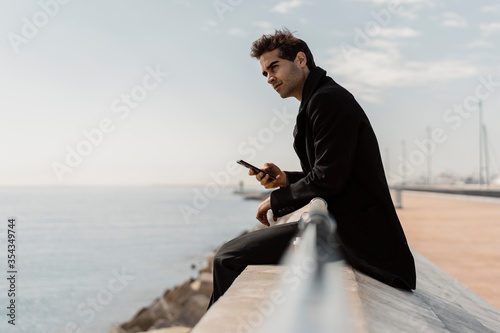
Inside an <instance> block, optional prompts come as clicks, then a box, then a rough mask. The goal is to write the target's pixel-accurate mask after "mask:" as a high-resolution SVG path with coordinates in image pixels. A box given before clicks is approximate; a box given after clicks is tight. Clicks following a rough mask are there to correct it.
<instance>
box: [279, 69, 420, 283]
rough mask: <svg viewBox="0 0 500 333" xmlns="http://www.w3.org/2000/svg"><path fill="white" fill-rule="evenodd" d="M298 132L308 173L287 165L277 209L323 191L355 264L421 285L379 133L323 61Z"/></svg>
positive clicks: (308, 87) (305, 95)
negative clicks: (328, 73)
mask: <svg viewBox="0 0 500 333" xmlns="http://www.w3.org/2000/svg"><path fill="white" fill-rule="evenodd" d="M294 138H295V140H294V148H295V151H296V153H297V155H298V157H299V159H300V162H301V166H302V172H286V174H287V177H288V180H289V182H290V185H288V186H286V187H282V188H280V189H278V190H275V191H273V192H272V193H271V207H272V210H273V213H274V216H276V217H280V216H283V215H286V214H288V213H290V212H293V211H295V210H297V209H299V208H301V207H302V206H304V205H306V204H307V203H309V201H310V200H311V199H313V198H315V197H322V198H323V199H325V200H326V201H327V203H328V210H329V212H330V213H331V214H332V215H333V217H334V218H335V219H336V221H337V232H338V236H339V238H340V241H341V244H342V245H343V250H344V254H345V255H346V257H347V260H348V262H350V263H351V265H353V266H354V267H356V268H357V269H359V270H361V271H363V272H365V273H367V274H369V275H371V276H373V277H374V278H377V279H378V280H381V281H383V282H385V283H387V284H390V285H392V286H396V287H402V288H407V289H415V283H416V275H415V263H414V260H413V256H412V254H411V252H410V250H409V248H408V243H407V241H406V237H405V235H404V232H403V229H402V228H401V224H400V222H399V219H398V216H397V214H396V210H395V208H394V204H393V203H392V199H391V196H390V193H389V187H388V185H387V181H386V178H385V174H384V168H383V165H382V160H381V157H380V151H379V147H378V143H377V138H376V137H375V133H374V131H373V129H372V127H371V125H370V122H369V121H368V118H367V117H366V114H365V112H364V111H363V109H362V108H361V106H360V105H359V104H358V103H357V102H356V100H355V99H354V97H353V96H352V95H351V94H350V93H349V92H348V91H347V90H346V89H344V88H343V87H341V86H340V85H338V84H337V83H336V82H335V81H334V80H333V79H331V78H330V77H328V76H326V72H325V71H324V70H323V69H321V68H319V67H316V68H315V69H314V70H312V71H311V72H310V73H309V75H308V77H307V79H306V82H305V84H304V89H303V92H302V102H301V104H300V110H299V114H298V115H297V123H296V125H295V130H294Z"/></svg>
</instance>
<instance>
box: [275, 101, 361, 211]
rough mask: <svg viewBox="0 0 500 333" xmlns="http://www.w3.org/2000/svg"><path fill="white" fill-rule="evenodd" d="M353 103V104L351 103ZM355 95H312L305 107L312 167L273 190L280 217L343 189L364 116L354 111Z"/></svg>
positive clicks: (349, 171)
mask: <svg viewBox="0 0 500 333" xmlns="http://www.w3.org/2000/svg"><path fill="white" fill-rule="evenodd" d="M351 103H352V104H351ZM354 103H355V102H354V99H353V98H352V101H351V100H347V101H346V102H345V103H341V102H340V101H339V100H338V99H336V98H335V96H332V95H331V94H318V95H316V96H313V98H312V99H311V101H310V104H309V107H308V109H307V110H306V112H307V117H306V118H307V120H306V121H308V122H309V123H310V127H311V130H312V137H313V142H314V152H308V153H309V154H311V153H312V154H313V156H314V165H313V166H312V170H311V171H310V172H308V173H307V174H304V177H302V178H301V179H295V180H296V181H295V182H292V181H290V185H288V186H286V187H282V188H280V189H278V190H275V191H273V192H272V193H271V207H272V210H273V214H274V216H276V217H280V216H283V215H286V214H288V213H291V212H293V211H295V210H297V209H299V208H300V207H303V206H304V205H306V204H307V203H309V201H310V200H311V199H313V198H315V197H318V196H319V197H329V196H332V195H335V194H338V193H339V192H341V191H342V190H343V189H344V188H345V186H346V184H347V182H348V180H349V177H350V175H351V170H352V166H353V162H354V156H355V153H356V146H357V138H358V130H359V126H360V123H361V120H360V119H358V118H357V117H356V116H355V115H353V114H352V112H350V111H352V109H351V108H353V107H355V106H354Z"/></svg>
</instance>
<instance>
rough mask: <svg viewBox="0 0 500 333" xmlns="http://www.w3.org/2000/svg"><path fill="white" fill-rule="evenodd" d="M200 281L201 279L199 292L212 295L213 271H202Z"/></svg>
mask: <svg viewBox="0 0 500 333" xmlns="http://www.w3.org/2000/svg"><path fill="white" fill-rule="evenodd" d="M198 281H200V288H199V289H198V292H200V293H202V294H203V295H205V296H208V297H210V296H212V291H213V287H214V286H213V275H212V273H211V272H207V273H201V274H200V278H199V279H198Z"/></svg>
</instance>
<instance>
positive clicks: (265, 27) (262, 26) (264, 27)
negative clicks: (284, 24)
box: [251, 21, 273, 30]
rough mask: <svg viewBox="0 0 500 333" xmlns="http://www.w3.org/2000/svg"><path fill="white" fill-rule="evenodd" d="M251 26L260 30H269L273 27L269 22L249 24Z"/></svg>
mask: <svg viewBox="0 0 500 333" xmlns="http://www.w3.org/2000/svg"><path fill="white" fill-rule="evenodd" d="M251 24H252V25H253V26H255V27H258V28H260V29H262V30H269V29H271V28H272V27H273V25H272V24H271V23H270V22H266V21H255V22H252V23H251Z"/></svg>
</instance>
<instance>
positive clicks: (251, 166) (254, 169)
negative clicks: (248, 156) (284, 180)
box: [236, 160, 276, 180]
mask: <svg viewBox="0 0 500 333" xmlns="http://www.w3.org/2000/svg"><path fill="white" fill-rule="evenodd" d="M236 163H238V164H241V165H243V166H244V167H246V168H249V169H252V170H253V171H254V172H255V173H259V172H262V173H263V174H265V175H269V174H268V173H267V172H265V171H262V170H261V169H259V168H257V167H256V166H253V165H251V164H250V163H247V162H245V161H243V160H239V161H236ZM269 179H270V180H276V178H274V177H273V176H271V175H269Z"/></svg>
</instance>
